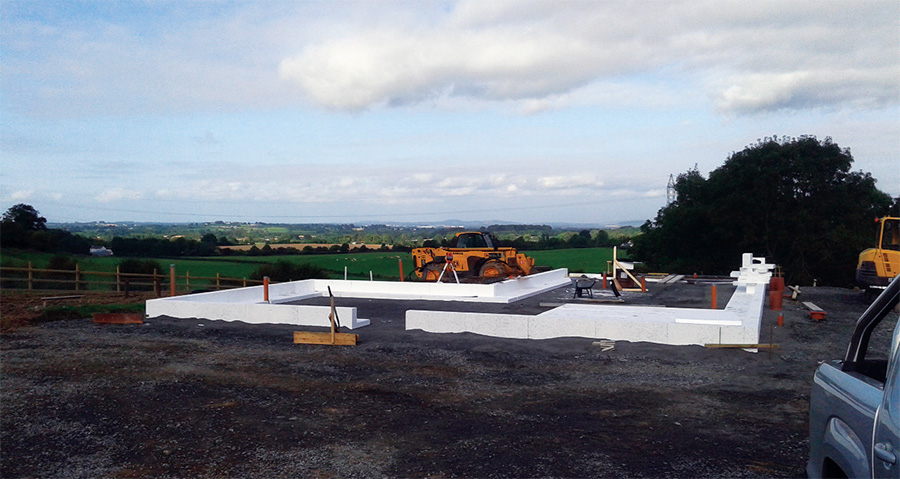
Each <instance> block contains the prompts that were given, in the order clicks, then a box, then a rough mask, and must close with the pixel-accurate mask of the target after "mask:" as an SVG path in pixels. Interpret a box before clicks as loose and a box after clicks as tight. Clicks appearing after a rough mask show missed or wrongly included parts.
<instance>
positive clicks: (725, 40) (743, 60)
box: [279, 1, 900, 114]
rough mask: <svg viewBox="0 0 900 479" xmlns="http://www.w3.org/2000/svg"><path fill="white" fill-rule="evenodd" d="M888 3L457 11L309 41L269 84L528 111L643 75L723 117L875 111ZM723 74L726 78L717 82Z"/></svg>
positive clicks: (489, 6) (890, 87)
mask: <svg viewBox="0 0 900 479" xmlns="http://www.w3.org/2000/svg"><path fill="white" fill-rule="evenodd" d="M898 5H900V4H896V3H891V4H884V3H875V2H839V1H833V2H828V3H827V4H826V5H819V4H809V3H801V2H793V3H791V2H788V3H787V4H785V3H784V2H754V3H753V4H752V5H747V4H742V3H739V2H712V1H710V2H698V1H683V2H677V1H670V2H662V3H649V4H648V3H642V4H632V3H626V2H578V3H565V2H556V3H553V2H544V1H526V2H504V1H493V2H474V1H473V2H457V3H455V4H453V9H452V10H451V12H450V13H449V14H447V15H446V16H444V17H438V18H437V20H434V21H432V22H431V24H430V25H429V28H421V27H417V26H415V25H389V26H385V27H381V26H370V27H369V28H366V29H362V30H359V31H356V32H353V33H351V34H346V35H343V36H339V37H336V38H326V39H322V40H321V41H318V42H314V43H311V44H307V45H305V46H303V47H302V48H301V49H300V52H299V53H297V54H295V55H291V56H288V57H286V58H284V59H283V60H282V61H281V63H280V65H279V76H280V77H281V78H282V79H283V80H285V81H288V82H291V83H293V84H295V85H297V86H299V87H300V88H301V90H302V91H303V92H304V93H305V94H306V95H307V96H308V97H309V98H310V99H312V100H313V101H314V102H316V103H318V104H319V105H321V106H324V107H326V108H332V109H338V110H360V109H365V108H370V107H373V106H378V105H388V106H391V105H402V104H409V103H418V102H422V101H425V100H433V99H438V98H442V97H445V96H448V95H449V96H452V97H459V98H474V99H478V100H481V101H509V100H513V101H517V102H519V107H518V110H519V111H520V112H521V113H524V114H533V113H539V112H543V111H547V110H551V109H557V108H560V107H566V106H569V105H570V104H571V102H572V101H573V98H574V99H578V98H583V97H581V96H579V95H575V96H574V97H573V96H572V95H573V94H574V93H577V92H578V90H579V89H581V88H584V87H586V86H589V85H591V84H593V83H597V82H601V83H602V82H610V81H614V80H622V79H624V78H628V77H631V78H633V79H637V78H640V77H644V78H646V77H648V76H651V77H652V76H660V78H661V79H660V81H663V80H662V78H663V77H664V76H669V77H670V78H669V79H672V78H671V77H673V76H674V77H682V80H684V79H686V80H687V81H688V82H689V83H691V82H693V83H692V85H688V86H689V87H690V86H693V87H695V88H711V89H712V91H708V92H707V94H708V96H709V97H713V98H715V99H716V100H715V105H716V107H717V108H718V110H719V111H720V112H726V113H753V112H759V111H767V110H777V109H783V108H796V109H804V108H817V107H819V106H822V105H828V104H833V105H836V106H841V105H850V106H853V107H857V108H859V107H862V108H873V107H878V106H879V105H883V104H884V102H885V101H887V102H889V103H896V102H897V98H898V96H900V95H898V92H900V86H898V84H900V82H898V81H897V80H898V78H897V67H898V65H900V56H898V54H897V53H896V48H895V45H894V44H893V43H894V42H893V41H892V39H893V38H894V37H895V35H894V33H893V30H894V25H893V24H892V23H891V18H896V16H897V15H900V9H898ZM885 10H887V11H890V12H892V13H893V14H894V15H890V14H888V12H887V11H885ZM723 74H724V76H727V77H732V78H734V80H732V81H730V82H727V81H726V82H719V81H716V79H717V78H721V77H722V76H723Z"/></svg>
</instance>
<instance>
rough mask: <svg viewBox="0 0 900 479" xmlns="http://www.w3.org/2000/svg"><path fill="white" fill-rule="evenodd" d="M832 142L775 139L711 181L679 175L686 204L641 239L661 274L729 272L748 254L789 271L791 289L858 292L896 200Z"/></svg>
mask: <svg viewBox="0 0 900 479" xmlns="http://www.w3.org/2000/svg"><path fill="white" fill-rule="evenodd" d="M852 163H853V157H852V156H851V154H850V150H849V149H842V148H840V147H839V146H838V145H837V144H835V143H833V142H832V140H831V138H825V140H824V141H820V140H818V139H816V137H814V136H804V137H800V138H781V139H779V138H777V137H773V138H766V139H765V140H762V141H759V142H758V143H756V144H754V145H751V146H748V147H747V148H745V149H744V150H742V151H740V152H738V153H734V154H732V155H731V156H730V157H729V158H728V159H727V160H726V161H725V163H724V164H723V165H722V166H720V167H719V168H717V169H715V170H713V171H712V172H711V173H710V175H709V179H704V178H703V176H702V175H701V174H700V173H699V172H698V171H696V169H695V170H691V171H688V172H686V173H683V174H681V175H679V176H678V179H677V181H676V183H675V192H676V195H677V199H676V200H675V202H673V203H672V204H670V205H668V206H666V207H664V208H662V209H661V210H660V211H659V213H658V214H657V216H656V219H655V220H654V221H652V222H650V221H648V222H646V223H645V224H644V225H643V226H642V227H641V231H642V232H643V234H642V235H640V236H639V237H637V238H635V240H634V241H635V248H634V250H632V255H633V256H634V257H635V258H638V259H641V260H643V261H645V262H647V263H649V264H650V265H651V266H653V267H655V268H663V269H670V270H673V271H680V272H685V273H691V272H706V273H717V274H718V273H728V272H729V271H730V270H733V269H736V267H737V266H738V262H739V260H740V255H741V254H742V253H745V252H749V253H753V254H754V255H757V256H765V257H766V260H767V261H768V262H774V263H777V264H780V265H782V266H783V268H784V271H785V274H786V276H787V280H788V281H789V282H791V283H802V284H809V283H811V282H812V281H813V279H816V280H818V282H819V284H832V285H849V284H851V282H852V281H853V269H854V268H855V264H856V257H857V255H858V254H859V251H861V250H862V249H864V248H866V247H868V246H869V245H870V243H871V241H872V231H871V226H870V224H871V221H872V218H874V217H877V216H881V215H883V214H885V213H887V211H888V208H889V207H890V205H891V198H890V197H889V196H888V195H887V194H885V193H883V192H881V191H879V190H878V189H877V188H876V187H875V179H874V178H872V176H871V175H870V174H869V173H865V172H862V171H857V172H851V171H850V168H851V165H852Z"/></svg>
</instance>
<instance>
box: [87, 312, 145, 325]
mask: <svg viewBox="0 0 900 479" xmlns="http://www.w3.org/2000/svg"><path fill="white" fill-rule="evenodd" d="M94 322H95V323H100V324H143V323H144V314H143V313H94Z"/></svg>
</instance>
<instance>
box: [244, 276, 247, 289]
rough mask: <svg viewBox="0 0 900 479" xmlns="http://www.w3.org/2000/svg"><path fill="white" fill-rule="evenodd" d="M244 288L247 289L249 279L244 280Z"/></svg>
mask: <svg viewBox="0 0 900 479" xmlns="http://www.w3.org/2000/svg"><path fill="white" fill-rule="evenodd" d="M244 287H245V288H246V287H247V278H244Z"/></svg>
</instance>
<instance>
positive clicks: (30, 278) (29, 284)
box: [28, 261, 34, 290]
mask: <svg viewBox="0 0 900 479" xmlns="http://www.w3.org/2000/svg"><path fill="white" fill-rule="evenodd" d="M33 281H34V272H33V271H31V261H29V262H28V289H29V290H30V289H32V287H33V286H32V282H33Z"/></svg>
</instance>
